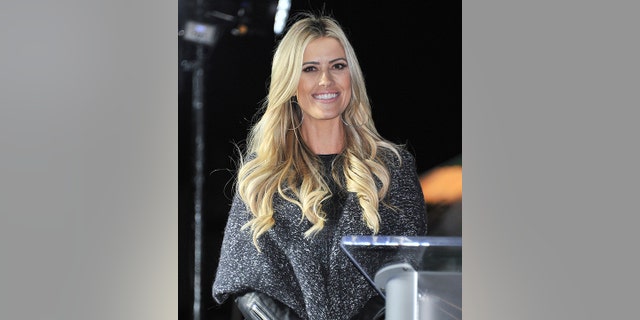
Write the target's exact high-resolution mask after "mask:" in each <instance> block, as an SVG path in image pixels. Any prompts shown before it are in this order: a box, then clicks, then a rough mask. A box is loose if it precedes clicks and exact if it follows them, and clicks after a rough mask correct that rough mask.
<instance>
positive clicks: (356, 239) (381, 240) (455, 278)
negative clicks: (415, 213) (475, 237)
mask: <svg viewBox="0 0 640 320" xmlns="http://www.w3.org/2000/svg"><path fill="white" fill-rule="evenodd" d="M340 247H341V249H342V251H343V252H344V253H345V254H346V255H347V256H348V257H349V259H350V260H351V261H352V262H353V264H354V265H355V266H356V268H357V269H358V270H359V271H360V272H361V273H362V275H363V276H364V277H365V278H366V279H367V280H368V281H369V283H370V284H371V285H372V286H373V287H374V288H375V289H376V290H377V291H378V292H379V293H380V295H381V296H382V297H384V298H385V319H386V320H449V319H462V238H461V237H440V236H438V237H432V236H431V237H429V236H424V237H418V236H416V237H402V236H362V235H354V236H345V237H343V238H342V239H341V242H340Z"/></svg>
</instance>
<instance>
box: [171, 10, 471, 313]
mask: <svg viewBox="0 0 640 320" xmlns="http://www.w3.org/2000/svg"><path fill="white" fill-rule="evenodd" d="M254 2H255V3H256V4H257V3H261V1H254ZM262 2H264V1H262ZM246 3H251V2H247V1H244V2H242V1H240V0H224V1H209V2H206V1H205V2H204V3H202V4H197V3H196V2H195V1H194V0H179V20H178V22H179V26H178V28H179V30H181V29H183V28H184V23H185V21H187V20H190V19H196V20H202V19H197V18H196V17H197V12H198V10H202V11H201V12H205V13H206V12H212V11H217V12H223V13H227V14H230V15H237V12H238V9H239V8H240V7H241V6H242V5H243V4H246ZM323 5H324V8H325V9H324V10H325V11H326V12H331V13H332V14H333V16H335V17H336V18H337V19H338V20H339V21H340V22H341V23H342V25H343V26H344V27H345V29H346V31H347V33H348V35H349V36H350V39H351V41H352V44H353V46H354V47H355V50H356V54H357V55H358V58H359V59H360V63H361V67H362V69H363V71H364V74H365V80H366V83H367V87H368V92H369V95H370V98H371V102H372V105H373V116H374V120H375V121H376V125H377V127H378V130H379V131H380V133H381V134H382V135H383V136H385V137H387V138H388V139H390V140H392V141H395V142H398V143H406V144H408V145H409V147H410V148H411V150H412V151H413V152H414V154H415V155H416V163H417V166H418V172H419V173H422V172H426V171H428V170H429V169H431V168H433V167H435V166H437V165H439V164H441V163H444V162H446V161H448V160H449V159H452V158H455V157H457V156H461V153H462V119H461V115H462V109H461V103H462V101H461V92H462V88H461V86H462V83H461V70H462V69H461V68H462V66H461V53H462V52H461V50H462V47H461V35H462V31H461V30H462V28H461V23H462V22H461V16H462V11H461V10H462V9H461V2H459V1H431V2H422V1H409V0H399V1H393V2H389V3H384V2H374V1H365V0H351V1H348V0H342V1H337V0H336V1H316V0H308V1H295V0H292V7H291V13H293V12H295V11H297V10H300V9H309V8H311V9H313V10H320V9H321V8H322V7H323ZM255 8H256V9H254V12H253V13H252V14H253V15H254V17H253V21H254V25H253V26H251V25H250V28H249V31H250V32H249V33H248V34H246V35H245V36H234V35H233V34H232V33H231V32H230V31H231V28H233V27H234V26H235V25H234V23H224V26H223V27H224V28H223V32H222V34H221V37H220V38H219V41H218V42H217V44H216V45H215V47H206V48H205V50H204V52H205V56H204V57H205V58H204V69H203V70H204V78H203V79H204V84H205V85H204V95H203V118H202V121H204V130H205V131H204V135H203V138H204V139H203V144H204V147H205V149H204V162H203V164H204V168H203V170H204V184H203V195H202V211H201V212H202V230H203V233H202V241H203V242H202V265H201V275H202V278H201V286H200V287H201V289H200V291H201V297H200V299H201V307H200V310H201V311H200V319H202V320H209V319H231V318H232V314H233V312H234V311H233V310H232V306H231V304H229V303H227V304H225V305H223V306H216V305H215V303H214V302H213V300H212V298H211V284H212V282H213V276H214V273H215V268H216V263H217V259H218V254H219V247H220V242H221V238H222V231H223V228H224V225H225V222H226V217H227V212H228V210H229V205H230V196H231V193H232V189H231V184H230V181H231V179H232V177H233V168H234V164H233V161H232V159H233V157H234V156H235V151H234V147H233V144H232V142H242V140H243V139H244V137H245V135H246V132H247V125H248V122H249V120H250V119H251V117H252V116H253V114H254V113H255V111H256V109H257V107H258V105H259V103H260V101H261V99H263V98H264V97H265V95H266V88H267V84H268V76H269V71H270V61H271V53H272V52H273V49H274V46H275V41H276V36H275V35H274V34H273V32H272V30H270V29H268V28H264V25H260V23H263V24H264V21H262V22H260V21H261V20H260V19H263V20H264V18H260V17H259V15H260V13H259V12H258V11H259V10H260V6H257V5H256V6H255ZM206 20H207V19H205V21H206ZM209 20H210V21H214V22H215V23H221V25H223V23H222V22H220V21H219V20H211V19H209ZM267 22H269V20H268V19H267ZM271 26H272V25H269V26H268V27H271ZM195 48H196V45H195V44H194V43H192V42H188V41H185V40H184V39H183V38H179V39H178V52H179V60H180V61H179V63H180V62H184V61H193V60H194V58H195ZM178 77H179V81H178V86H179V88H178V89H179V106H178V108H179V117H178V119H179V143H180V145H179V170H178V174H179V186H178V188H179V190H178V192H179V212H178V215H179V226H178V228H179V261H178V270H179V274H178V284H179V297H178V299H179V319H192V318H193V301H194V299H193V295H194V293H193V292H194V288H193V274H194V240H193V239H194V221H193V219H194V182H193V181H194V180H193V178H194V172H195V171H194V160H195V155H194V154H195V151H194V130H193V129H194V114H193V110H192V99H193V91H192V89H193V82H192V72H190V71H189V70H187V69H185V68H180V69H179V74H178Z"/></svg>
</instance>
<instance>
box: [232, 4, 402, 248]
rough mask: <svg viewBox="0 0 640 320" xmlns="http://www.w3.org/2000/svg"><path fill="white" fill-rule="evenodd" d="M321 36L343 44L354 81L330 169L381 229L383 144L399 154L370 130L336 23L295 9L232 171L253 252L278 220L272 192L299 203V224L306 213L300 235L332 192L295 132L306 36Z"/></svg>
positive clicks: (359, 81) (360, 85)
mask: <svg viewBox="0 0 640 320" xmlns="http://www.w3.org/2000/svg"><path fill="white" fill-rule="evenodd" d="M322 37H331V38H335V39H337V40H338V41H339V42H340V43H341V44H342V47H343V48H344V51H345V53H346V58H347V62H348V66H349V71H350V74H351V83H352V86H351V100H350V103H349V105H348V106H347V108H346V110H345V111H344V112H343V115H342V117H343V118H342V119H343V123H344V125H345V148H344V149H343V151H342V153H341V154H340V155H339V156H338V157H337V158H336V161H341V164H342V165H339V166H333V169H332V175H333V177H334V179H335V180H336V181H338V182H339V183H340V184H341V185H342V187H344V188H345V189H346V190H347V191H348V192H352V193H355V194H356V195H357V199H358V201H359V204H360V206H361V208H362V220H363V221H364V223H365V224H366V225H367V227H368V228H369V229H370V230H371V231H372V233H373V234H376V233H377V232H378V231H379V228H380V216H379V215H378V206H379V204H381V203H383V202H382V199H384V197H385V195H386V194H387V191H388V188H389V184H390V175H389V171H388V169H387V166H386V164H385V161H384V159H383V158H382V157H381V149H387V150H390V151H391V152H392V153H393V154H395V156H396V157H397V158H398V159H399V160H400V159H401V157H400V155H399V152H398V145H397V144H394V143H392V142H390V141H388V140H386V139H384V138H382V137H381V136H380V134H379V133H378V131H377V130H376V128H375V125H374V122H373V118H372V114H371V105H370V102H369V97H368V95H367V91H366V87H365V81H364V76H363V73H362V70H361V69H360V65H359V63H358V58H357V57H356V54H355V51H354V49H353V47H352V46H351V43H350V42H349V40H348V38H347V35H346V34H345V32H344V30H343V29H342V27H341V26H340V24H339V23H338V22H337V21H336V20H335V19H334V18H333V17H330V16H327V15H323V14H314V13H310V12H303V13H298V15H297V16H296V17H295V18H294V20H293V23H292V24H291V25H290V26H289V28H288V30H287V32H286V34H285V35H284V36H283V38H282V39H281V40H280V41H279V43H278V45H277V47H276V50H275V52H274V55H273V61H272V67H271V76H270V84H269V91H268V95H267V97H266V98H265V100H264V101H263V102H262V104H261V108H260V110H259V112H258V113H257V114H256V119H257V121H256V122H255V123H254V125H253V126H252V128H251V129H250V131H249V134H248V136H247V140H246V149H245V150H244V154H241V155H240V162H239V167H238V174H237V176H236V188H237V192H238V194H239V196H240V197H241V199H242V200H243V201H244V203H245V205H246V206H247V207H248V209H249V210H250V212H251V214H252V218H251V219H250V220H249V222H247V223H246V224H245V225H244V226H243V229H246V228H250V229H251V231H252V235H253V243H254V245H255V246H256V248H257V249H258V250H260V248H259V245H258V238H259V237H260V236H261V235H262V234H264V233H265V232H267V231H268V230H269V229H271V228H272V227H273V226H274V224H275V219H274V217H273V215H274V203H273V200H274V198H273V196H274V195H275V194H278V195H280V196H281V197H282V198H283V199H286V200H288V201H290V202H292V203H294V204H296V205H297V206H298V207H299V208H300V209H301V211H302V216H301V217H300V219H301V222H302V221H303V220H304V219H305V218H306V219H307V220H308V221H310V222H311V224H312V227H311V228H310V229H308V230H307V231H306V232H305V237H310V236H312V235H314V234H316V233H317V232H319V231H320V230H322V228H323V227H324V224H325V220H326V214H325V211H323V206H322V204H323V202H325V201H326V200H328V199H329V198H330V197H331V196H332V194H331V191H330V189H329V187H328V185H327V184H326V182H325V180H324V178H323V175H322V173H321V172H322V170H321V165H320V164H321V163H320V160H319V158H318V156H317V155H315V154H314V153H313V152H312V151H311V150H310V149H309V148H308V147H307V146H306V145H305V144H304V142H303V141H302V139H300V138H299V132H298V128H299V126H300V124H301V121H302V113H301V111H300V110H299V108H298V107H295V106H294V105H293V104H294V103H292V101H293V100H292V99H293V98H294V96H295V95H296V90H297V86H298V81H299V79H300V74H301V73H302V62H303V53H304V50H305V48H306V47H307V45H308V44H309V42H311V41H313V40H315V39H318V38H322ZM337 168H342V170H341V171H340V170H339V169H337Z"/></svg>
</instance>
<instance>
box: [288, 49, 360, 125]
mask: <svg viewBox="0 0 640 320" xmlns="http://www.w3.org/2000/svg"><path fill="white" fill-rule="evenodd" d="M297 96H298V104H299V105H300V108H301V109H302V112H303V113H304V120H303V124H304V123H306V124H309V123H317V122H319V121H324V120H339V119H340V118H339V117H340V115H341V114H342V112H343V111H344V110H345V109H346V108H347V105H349V101H350V100H351V74H350V73H349V65H348V64H347V58H346V55H345V52H344V48H342V45H341V44H340V42H339V41H338V40H336V39H334V38H329V37H324V38H319V39H316V40H313V41H311V42H310V43H309V44H308V45H307V48H306V49H305V50H304V55H303V62H302V74H301V75H300V82H298V92H297Z"/></svg>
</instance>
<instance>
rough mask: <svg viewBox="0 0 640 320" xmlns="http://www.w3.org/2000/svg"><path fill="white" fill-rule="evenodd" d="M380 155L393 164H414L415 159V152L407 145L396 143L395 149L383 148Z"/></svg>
mask: <svg viewBox="0 0 640 320" xmlns="http://www.w3.org/2000/svg"><path fill="white" fill-rule="evenodd" d="M380 155H381V157H382V158H383V159H384V160H385V162H386V163H387V164H389V165H393V166H401V165H404V164H409V165H412V164H413V162H414V161H415V156H414V154H413V153H412V152H411V151H410V150H409V149H407V147H406V146H405V145H396V146H395V150H394V149H389V148H381V151H380Z"/></svg>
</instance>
